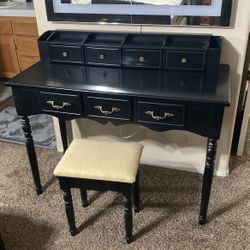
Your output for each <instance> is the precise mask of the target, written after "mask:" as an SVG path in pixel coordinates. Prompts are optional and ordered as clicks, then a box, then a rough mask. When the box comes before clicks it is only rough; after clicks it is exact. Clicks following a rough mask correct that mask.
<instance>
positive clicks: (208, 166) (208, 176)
mask: <svg viewBox="0 0 250 250" xmlns="http://www.w3.org/2000/svg"><path fill="white" fill-rule="evenodd" d="M216 149H217V141H216V140H213V139H209V138H208V141H207V155H206V163H205V170H204V176H203V184H202V195H201V207H200V216H199V224H201V225H204V224H206V222H207V210H208V203H209V197H210V192H211V187H212V181H213V173H214V160H215V157H216Z"/></svg>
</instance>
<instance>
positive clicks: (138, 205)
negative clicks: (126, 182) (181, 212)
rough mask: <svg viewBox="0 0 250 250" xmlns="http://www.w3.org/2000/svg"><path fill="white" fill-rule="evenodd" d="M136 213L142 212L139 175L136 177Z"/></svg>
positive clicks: (134, 198) (134, 197)
mask: <svg viewBox="0 0 250 250" xmlns="http://www.w3.org/2000/svg"><path fill="white" fill-rule="evenodd" d="M133 200H134V211H135V213H138V212H140V183H139V173H138V174H137V176H136V182H135V184H134V195H133Z"/></svg>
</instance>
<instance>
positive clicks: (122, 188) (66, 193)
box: [58, 177, 140, 244]
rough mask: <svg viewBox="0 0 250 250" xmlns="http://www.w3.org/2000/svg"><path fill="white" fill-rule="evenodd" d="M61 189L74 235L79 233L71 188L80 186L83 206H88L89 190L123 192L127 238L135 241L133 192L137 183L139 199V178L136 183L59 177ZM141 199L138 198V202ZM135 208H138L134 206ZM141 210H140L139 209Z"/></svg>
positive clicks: (71, 231) (70, 227)
mask: <svg viewBox="0 0 250 250" xmlns="http://www.w3.org/2000/svg"><path fill="white" fill-rule="evenodd" d="M58 179H59V184H60V189H61V190H62V192H63V198H64V202H65V209H66V215H67V220H68V224H69V231H70V234H71V235H72V236H74V235H76V234H77V228H76V225H75V215H74V208H73V202H72V196H71V188H79V189H80V192H81V199H82V205H83V207H86V206H88V200H87V190H97V191H109V190H110V191H115V192H120V193H121V194H123V198H124V199H123V203H124V221H125V238H126V241H127V243H128V244H129V243H131V242H132V241H133V230H132V229H133V211H132V207H133V192H134V190H135V185H137V188H136V190H137V194H136V197H137V199H139V198H140V194H139V192H140V190H139V182H138V178H137V184H136V182H135V183H123V182H113V181H102V180H92V179H84V178H72V177H58ZM139 203H140V201H139V200H137V201H136V204H139ZM134 209H135V210H137V208H136V207H135V206H134ZM137 212H139V210H137Z"/></svg>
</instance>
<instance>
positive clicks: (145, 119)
mask: <svg viewBox="0 0 250 250" xmlns="http://www.w3.org/2000/svg"><path fill="white" fill-rule="evenodd" d="M137 112H138V113H137V121H138V122H142V123H152V124H162V125H173V126H178V127H180V126H181V127H182V126H184V106H183V105H177V104H165V103H151V102H138V103H137Z"/></svg>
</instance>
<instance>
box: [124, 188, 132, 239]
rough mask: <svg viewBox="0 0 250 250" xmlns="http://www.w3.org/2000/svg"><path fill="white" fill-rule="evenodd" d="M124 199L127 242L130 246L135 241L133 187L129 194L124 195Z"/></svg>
mask: <svg viewBox="0 0 250 250" xmlns="http://www.w3.org/2000/svg"><path fill="white" fill-rule="evenodd" d="M123 197H124V198H123V202H124V219H125V232H126V241H127V243H128V244H129V243H131V242H132V241H133V235H132V231H133V212H132V187H131V190H130V191H129V192H126V193H124V194H123Z"/></svg>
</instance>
